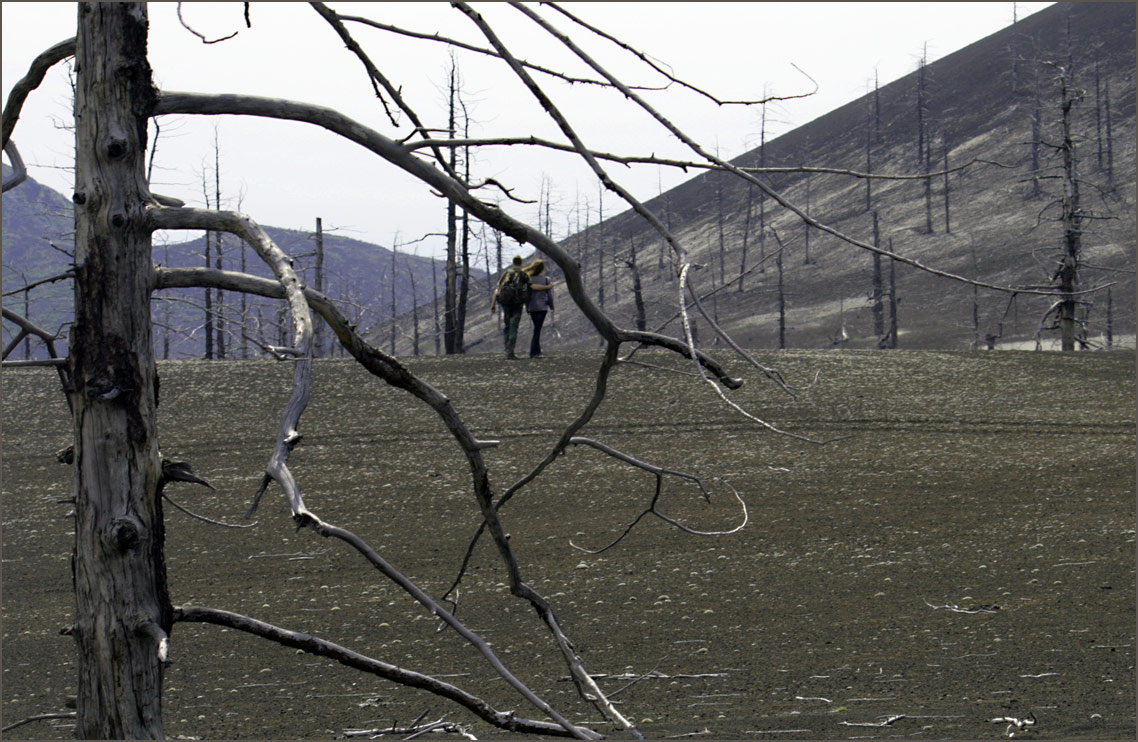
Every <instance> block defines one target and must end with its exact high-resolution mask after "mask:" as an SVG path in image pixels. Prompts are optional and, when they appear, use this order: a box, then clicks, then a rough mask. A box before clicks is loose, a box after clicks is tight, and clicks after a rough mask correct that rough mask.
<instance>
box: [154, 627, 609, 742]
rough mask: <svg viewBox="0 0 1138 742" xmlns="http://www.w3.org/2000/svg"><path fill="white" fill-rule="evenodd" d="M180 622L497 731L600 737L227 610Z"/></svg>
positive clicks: (312, 637) (587, 737)
mask: <svg viewBox="0 0 1138 742" xmlns="http://www.w3.org/2000/svg"><path fill="white" fill-rule="evenodd" d="M180 621H185V622H197V623H211V624H215V625H217V626H225V627H227V628H232V629H237V630H238V631H245V632H247V633H250V634H253V635H254V636H260V637H262V638H265V639H269V640H270V641H274V642H277V643H278V644H282V645H284V646H286V647H292V648H294V649H300V650H303V651H305V652H308V653H310V654H315V655H319V656H321V657H328V658H329V659H333V660H335V661H337V662H339V663H340V664H342V665H346V666H348V667H352V668H355V669H357V670H362V671H363V672H368V673H371V674H373V675H376V676H378V677H382V678H385V679H387V680H391V681H394V682H397V683H400V684H402V685H406V686H410V687H412V688H421V689H423V690H427V691H430V692H432V693H435V694H436V695H439V696H442V697H443V698H447V699H450V700H452V701H454V702H455V703H458V704H459V705H461V706H463V707H465V708H467V709H468V710H470V711H471V712H473V713H474V714H475V715H477V716H478V717H479V718H480V719H482V720H484V721H486V722H489V723H490V724H493V725H494V726H496V727H498V728H500V729H505V730H506V731H511V732H519V733H524V734H550V735H555V736H562V737H563V736H578V737H579V738H581V739H599V738H600V735H597V734H596V733H595V732H592V731H590V730H588V729H582V728H579V727H571V728H572V729H573V730H574V732H575V734H570V733H569V731H568V730H566V729H565V728H564V726H563V725H560V724H551V723H549V722H544V721H534V720H531V719H523V718H519V717H517V716H515V715H514V713H513V712H512V711H498V710H496V709H494V708H493V707H491V706H490V705H489V704H487V703H486V702H485V701H483V700H482V699H481V698H478V697H477V696H474V695H472V694H470V693H467V692H466V691H464V690H462V689H460V688H458V687H456V686H454V685H451V684H450V683H445V682H443V681H441V680H438V679H436V678H433V677H431V676H429V675H423V674H421V673H417V672H414V671H412V670H406V669H404V668H402V667H398V666H396V665H391V664H388V663H386V662H382V661H380V660H377V659H373V658H371V657H367V656H365V655H362V654H359V653H358V652H353V651H352V650H350V649H347V648H346V647H342V646H340V645H338V644H334V643H332V642H329V641H326V640H324V639H319V638H317V637H314V636H312V635H310V634H302V633H300V632H296V631H289V630H288V629H282V628H280V627H278V626H274V625H272V624H269V623H265V622H264V621H258V620H257V619H255V618H250V617H249V616H243V615H240V614H237V613H230V612H229V611H220V610H216V609H213V608H201V607H195V606H181V607H176V608H175V609H174V622H180Z"/></svg>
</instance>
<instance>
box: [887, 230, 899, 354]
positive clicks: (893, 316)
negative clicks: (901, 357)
mask: <svg viewBox="0 0 1138 742" xmlns="http://www.w3.org/2000/svg"><path fill="white" fill-rule="evenodd" d="M889 252H893V238H892V237H890V238H889ZM887 347H889V348H892V349H894V350H896V349H897V261H896V260H893V259H890V260H889V344H888V346H887Z"/></svg>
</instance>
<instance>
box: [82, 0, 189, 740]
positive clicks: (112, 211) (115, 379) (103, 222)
mask: <svg viewBox="0 0 1138 742" xmlns="http://www.w3.org/2000/svg"><path fill="white" fill-rule="evenodd" d="M146 40H147V16H146V6H145V4H144V3H80V4H79V20H78V46H77V53H76V57H75V60H76V70H77V76H76V77H77V79H76V89H75V124H76V133H75V160H76V161H75V182H76V192H75V197H74V201H75V204H76V208H75V263H76V276H75V324H74V326H73V327H72V331H71V343H70V348H71V349H70V360H69V363H70V371H71V378H72V380H73V388H72V389H70V390H69V392H70V397H71V403H72V408H73V410H74V413H73V420H74V429H75V457H74V466H75V514H76V515H75V534H76V535H75V552H74V555H73V562H72V567H73V572H74V581H75V625H74V627H73V632H72V633H73V636H74V638H75V641H76V643H77V645H78V647H77V649H78V656H77V664H78V700H77V718H78V727H77V729H76V736H77V737H78V738H79V739H147V738H150V739H161V738H162V737H163V736H164V735H163V728H162V703H161V701H162V696H161V691H162V672H163V662H162V659H161V658H160V651H161V652H163V653H164V651H165V641H164V639H165V637H166V634H167V633H168V632H169V630H170V626H171V622H172V608H171V606H170V600H169V596H168V594H167V589H166V568H165V562H164V556H163V546H164V540H165V537H164V531H163V524H162V508H161V504H160V475H161V466H160V462H159V457H158V439H157V432H156V431H157V427H156V422H155V408H156V406H157V373H156V370H155V364H154V357H153V349H152V346H151V338H150V332H151V317H150V294H151V290H152V288H153V286H154V281H155V276H154V269H153V264H152V262H151V259H150V232H149V230H148V228H147V225H146V219H145V210H146V204H147V202H148V201H149V191H148V188H147V184H146V177H145V169H144V156H145V151H146V125H147V119H148V116H149V113H150V111H151V110H152V107H153V105H154V101H155V99H156V91H155V90H154V88H153V87H152V85H151V72H150V66H149V63H148V62H147V58H146Z"/></svg>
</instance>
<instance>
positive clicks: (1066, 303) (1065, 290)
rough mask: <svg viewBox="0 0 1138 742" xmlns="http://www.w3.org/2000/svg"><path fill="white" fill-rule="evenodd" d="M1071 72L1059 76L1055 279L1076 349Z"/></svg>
mask: <svg viewBox="0 0 1138 742" xmlns="http://www.w3.org/2000/svg"><path fill="white" fill-rule="evenodd" d="M1069 83H1070V81H1069V80H1068V77H1067V70H1063V71H1062V73H1061V74H1060V76H1059V84H1060V95H1061V96H1062V114H1063V116H1062V126H1063V143H1062V145H1061V149H1062V155H1063V258H1062V262H1061V263H1060V265H1059V270H1058V271H1057V272H1056V274H1055V277H1056V278H1057V279H1058V283H1059V292H1060V296H1061V299H1060V306H1059V333H1060V338H1061V340H1060V342H1061V344H1062V349H1063V350H1065V351H1069V350H1074V349H1075V336H1076V324H1077V322H1076V318H1075V308H1076V304H1077V301H1076V299H1075V291H1076V290H1077V288H1078V284H1079V260H1080V257H1081V256H1080V253H1081V252H1082V231H1083V230H1082V212H1081V211H1080V208H1079V179H1078V174H1077V172H1076V171H1077V168H1078V160H1077V159H1076V156H1075V141H1074V139H1073V138H1072V135H1071V116H1072V109H1073V108H1074V106H1075V104H1076V103H1078V101H1079V97H1080V96H1079V95H1078V93H1077V91H1072V90H1071V89H1070V85H1069Z"/></svg>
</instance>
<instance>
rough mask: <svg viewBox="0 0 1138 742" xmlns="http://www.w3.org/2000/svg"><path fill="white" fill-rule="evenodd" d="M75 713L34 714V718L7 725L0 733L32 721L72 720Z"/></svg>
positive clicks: (30, 717)
mask: <svg viewBox="0 0 1138 742" xmlns="http://www.w3.org/2000/svg"><path fill="white" fill-rule="evenodd" d="M75 713H76V712H74V711H63V712H60V713H58V714H36V715H35V716H29V717H28V718H26V719H20V720H19V721H17V722H14V723H12V724H9V725H8V726H6V727H4V728H3V729H0V733H3V732H8V731H11V730H13V729H15V728H16V727H22V726H23V725H25V724H30V723H32V722H33V721H46V720H48V719H74V718H75Z"/></svg>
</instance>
